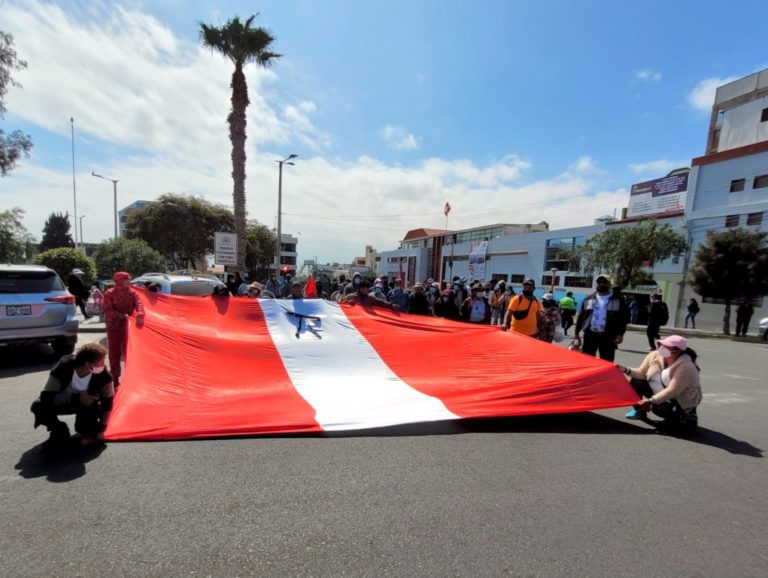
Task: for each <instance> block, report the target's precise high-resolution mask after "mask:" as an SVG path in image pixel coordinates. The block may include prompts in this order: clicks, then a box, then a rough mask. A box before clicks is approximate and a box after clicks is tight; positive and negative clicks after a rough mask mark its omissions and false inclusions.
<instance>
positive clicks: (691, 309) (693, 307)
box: [685, 297, 700, 329]
mask: <svg viewBox="0 0 768 578" xmlns="http://www.w3.org/2000/svg"><path fill="white" fill-rule="evenodd" d="M699 311H700V308H699V302H698V301H696V299H694V298H693V297H691V300H690V301H689V302H688V315H686V316H685V328H686V329H688V322H689V321H690V322H691V327H692V328H693V329H696V315H698V313H699Z"/></svg>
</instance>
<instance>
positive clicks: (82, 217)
mask: <svg viewBox="0 0 768 578" xmlns="http://www.w3.org/2000/svg"><path fill="white" fill-rule="evenodd" d="M83 219H85V215H80V216H79V217H78V220H79V221H80V244H81V245H82V246H83V251H85V241H84V240H83Z"/></svg>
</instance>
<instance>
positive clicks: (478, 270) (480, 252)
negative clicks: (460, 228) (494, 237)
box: [469, 241, 488, 281]
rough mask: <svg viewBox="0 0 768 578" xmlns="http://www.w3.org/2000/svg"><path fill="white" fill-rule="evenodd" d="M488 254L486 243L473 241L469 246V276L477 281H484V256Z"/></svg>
mask: <svg viewBox="0 0 768 578" xmlns="http://www.w3.org/2000/svg"><path fill="white" fill-rule="evenodd" d="M486 253H488V241H475V242H474V243H472V244H471V245H470V251H469V276H470V277H471V278H472V279H475V280H477V281H484V280H485V255H486Z"/></svg>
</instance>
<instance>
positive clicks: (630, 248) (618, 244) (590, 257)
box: [579, 220, 688, 287]
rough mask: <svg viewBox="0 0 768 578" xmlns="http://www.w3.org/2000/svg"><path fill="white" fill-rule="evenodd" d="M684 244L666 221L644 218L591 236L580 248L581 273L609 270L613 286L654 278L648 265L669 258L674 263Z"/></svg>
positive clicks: (682, 237) (634, 283)
mask: <svg viewBox="0 0 768 578" xmlns="http://www.w3.org/2000/svg"><path fill="white" fill-rule="evenodd" d="M687 247H688V244H687V243H686V242H685V237H684V236H683V235H682V234H681V233H678V232H677V231H675V230H674V229H673V228H672V227H670V226H669V225H668V224H666V223H665V224H663V225H660V224H659V223H658V222H656V221H655V220H646V221H641V222H640V223H638V225H637V226H635V227H610V228H609V229H607V230H605V231H603V232H602V233H600V234H599V235H595V236H593V237H591V238H590V239H588V240H587V242H586V243H585V244H584V245H583V246H582V247H580V248H579V256H580V258H581V266H582V270H583V271H584V272H586V273H589V274H594V273H595V272H606V273H611V274H612V275H613V280H614V284H615V285H617V286H619V287H630V286H635V285H641V284H643V283H648V282H650V281H651V280H653V275H651V273H650V272H649V271H648V270H647V268H648V267H649V266H653V264H654V263H657V262H659V261H664V260H666V259H669V258H672V259H673V260H674V261H675V262H677V260H678V259H679V258H680V257H681V256H682V254H683V253H684V252H685V250H686V249H687Z"/></svg>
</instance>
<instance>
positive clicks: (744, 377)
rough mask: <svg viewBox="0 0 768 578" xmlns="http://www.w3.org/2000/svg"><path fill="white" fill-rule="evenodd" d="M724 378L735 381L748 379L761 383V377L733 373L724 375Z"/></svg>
mask: <svg viewBox="0 0 768 578" xmlns="http://www.w3.org/2000/svg"><path fill="white" fill-rule="evenodd" d="M721 375H722V376H723V377H732V378H733V379H746V380H748V381H760V378H759V377H748V376H746V375H734V374H733V373H723V374H721Z"/></svg>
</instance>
